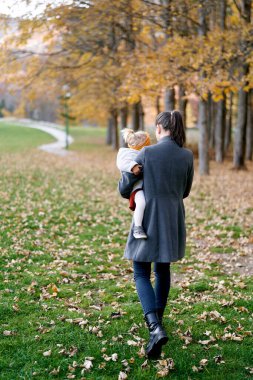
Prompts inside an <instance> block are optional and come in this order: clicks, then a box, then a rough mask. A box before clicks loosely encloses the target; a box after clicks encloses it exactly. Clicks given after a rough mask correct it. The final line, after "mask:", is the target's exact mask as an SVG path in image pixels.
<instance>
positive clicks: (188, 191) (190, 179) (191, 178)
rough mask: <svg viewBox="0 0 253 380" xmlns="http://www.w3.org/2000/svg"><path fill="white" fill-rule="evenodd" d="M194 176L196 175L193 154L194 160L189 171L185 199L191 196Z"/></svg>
mask: <svg viewBox="0 0 253 380" xmlns="http://www.w3.org/2000/svg"><path fill="white" fill-rule="evenodd" d="M193 175H194V163H193V154H192V160H191V164H190V166H189V169H188V174H187V182H186V186H185V190H184V195H183V198H186V197H188V195H189V194H190V191H191V187H192V181H193Z"/></svg>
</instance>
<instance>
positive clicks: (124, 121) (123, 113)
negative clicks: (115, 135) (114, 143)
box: [119, 105, 128, 147]
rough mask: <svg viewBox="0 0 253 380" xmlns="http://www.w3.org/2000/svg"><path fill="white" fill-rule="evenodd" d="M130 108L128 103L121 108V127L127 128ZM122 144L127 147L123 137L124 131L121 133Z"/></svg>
mask: <svg viewBox="0 0 253 380" xmlns="http://www.w3.org/2000/svg"><path fill="white" fill-rule="evenodd" d="M127 118H128V108H127V105H125V106H124V107H122V108H121V109H120V129H121V130H122V129H124V128H127ZM119 140H120V146H121V147H126V146H127V145H126V143H125V141H124V139H123V136H122V133H121V134H120V139H119Z"/></svg>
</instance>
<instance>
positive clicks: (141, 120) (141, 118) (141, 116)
mask: <svg viewBox="0 0 253 380" xmlns="http://www.w3.org/2000/svg"><path fill="white" fill-rule="evenodd" d="M144 116H145V113H144V108H143V105H142V101H140V104H139V118H140V130H141V131H144V129H145V123H144Z"/></svg>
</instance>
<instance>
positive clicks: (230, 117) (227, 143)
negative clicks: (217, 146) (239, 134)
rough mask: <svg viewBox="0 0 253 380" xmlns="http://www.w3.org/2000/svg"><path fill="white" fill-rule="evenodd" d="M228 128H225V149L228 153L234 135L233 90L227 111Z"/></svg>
mask: <svg viewBox="0 0 253 380" xmlns="http://www.w3.org/2000/svg"><path fill="white" fill-rule="evenodd" d="M226 116H227V119H226V129H225V141H224V151H225V153H227V151H228V149H229V146H230V143H231V135H232V121H233V93H232V92H231V93H230V95H229V106H228V110H227V112H226Z"/></svg>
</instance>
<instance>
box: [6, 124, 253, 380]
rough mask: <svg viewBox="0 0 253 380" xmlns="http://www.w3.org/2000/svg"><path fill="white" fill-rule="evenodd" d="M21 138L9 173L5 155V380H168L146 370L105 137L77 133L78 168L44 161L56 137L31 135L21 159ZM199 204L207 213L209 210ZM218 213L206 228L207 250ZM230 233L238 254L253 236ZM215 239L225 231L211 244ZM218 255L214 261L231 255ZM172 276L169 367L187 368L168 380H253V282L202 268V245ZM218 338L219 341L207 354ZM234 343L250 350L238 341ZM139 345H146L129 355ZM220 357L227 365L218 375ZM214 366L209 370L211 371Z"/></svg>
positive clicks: (122, 207)
mask: <svg viewBox="0 0 253 380" xmlns="http://www.w3.org/2000/svg"><path fill="white" fill-rule="evenodd" d="M18 128H20V127H18ZM23 129H26V128H21V129H18V131H19V132H21V130H23ZM0 131H1V125H0ZM12 131H13V129H12V128H11V129H8V132H9V137H8V139H7V141H9V143H8V145H7V144H6V145H5V151H4V152H6V157H7V156H8V157H9V155H8V154H7V153H8V152H11V153H12V156H11V159H9V160H8V161H7V162H6V160H5V153H3V154H2V155H1V158H0V161H1V162H0V195H1V210H0V221H1V223H0V268H1V271H0V315H1V322H0V358H1V359H0V379H1V380H16V379H25V380H29V379H39V380H48V379H64V380H65V379H70V378H75V379H78V380H81V379H90V380H91V379H93V380H99V379H101V380H106V379H108V380H109V379H110V380H112V379H115V380H117V379H118V375H119V372H120V371H125V368H126V367H125V366H124V364H123V363H122V361H123V360H127V362H128V366H129V368H130V371H129V374H128V379H132V380H136V379H138V380H139V379H145V380H153V379H157V378H158V375H157V372H158V368H157V365H158V362H157V361H149V362H148V366H147V367H145V368H143V369H142V368H141V365H142V364H143V363H144V362H145V360H146V359H145V357H142V356H140V355H139V354H138V353H139V351H140V348H141V345H144V346H145V344H146V342H147V339H148V333H147V329H146V327H145V325H144V321H143V316H142V312H141V307H140V304H139V301H138V297H137V294H136V292H135V286H134V282H133V274H132V270H131V263H130V262H128V261H126V260H123V258H122V255H123V249H124V246H125V242H126V237H127V231H128V229H129V225H130V221H131V214H130V213H129V210H128V207H127V202H126V201H124V200H121V199H120V198H119V196H118V195H117V192H116V185H117V178H118V172H117V171H116V170H115V169H114V165H115V155H114V153H113V152H111V149H110V148H107V147H104V146H103V138H104V130H101V129H94V130H93V129H84V128H73V130H71V134H72V135H73V137H74V138H75V139H76V140H75V143H74V144H73V145H72V146H71V150H72V151H73V152H75V153H74V156H72V155H70V157H69V158H68V157H66V158H62V157H55V156H51V155H49V154H46V153H44V152H39V151H35V150H34V149H33V148H34V147H35V146H36V144H37V145H40V144H42V143H44V142H45V141H44V140H43V139H44V137H45V136H44V134H43V133H40V132H39V131H34V130H31V129H29V130H27V137H24V140H25V139H26V143H25V142H24V141H23V140H22V144H21V143H20V145H19V148H20V146H21V145H22V146H24V150H26V151H27V154H26V155H23V154H22V152H23V151H24V150H23V149H22V150H21V151H20V150H19V148H15V149H14V148H13V146H15V144H14V143H15V140H16V135H15V134H14V137H11V136H13V134H12ZM34 132H35V135H36V139H35V135H34ZM4 133H5V136H6V135H7V132H6V130H5V132H4ZM37 133H38V134H37ZM29 134H31V135H30V137H28V135H29ZM22 136H23V135H22ZM31 136H33V137H31ZM0 141H2V140H0ZM91 141H92V144H90V142H91ZM35 142H36V143H35ZM1 143H2V142H1ZM2 144H3V143H2ZM26 144H27V145H26ZM34 152H36V154H35V153H34ZM2 163H5V165H4V166H3V165H2ZM232 175H234V174H232ZM195 199H196V201H195V204H194V209H197V212H199V210H200V207H201V202H202V199H199V200H197V197H195ZM196 202H197V203H196ZM198 202H200V203H198ZM187 207H191V204H188V206H187ZM198 207H199V208H198ZM208 207H209V206H208ZM208 207H206V206H205V213H204V214H201V213H200V214H201V216H199V221H200V224H201V226H202V228H203V230H201V229H200V226H198V229H197V232H198V234H199V235H200V234H201V233H203V236H202V235H201V236H200V237H201V238H203V239H205V237H206V236H208V231H207V230H205V226H206V225H207V222H206V220H208V218H207V215H209V212H210V208H208ZM186 210H187V209H186ZM246 210H247V209H246ZM247 212H248V211H247ZM190 216H191V217H192V218H193V216H192V215H190ZM190 219H191V218H190ZM193 220H194V218H193ZM226 222H227V223H228V224H227V225H226V226H225V227H224V228H222V230H224V231H225V232H231V234H232V236H231V237H230V239H233V242H234V243H238V244H239V237H240V236H243V237H244V238H245V237H247V236H248V233H249V229H247V228H246V227H243V226H240V225H239V224H238V223H236V222H235V221H234V220H232V221H231V220H230V219H229V218H228V219H227V221H226ZM189 226H192V225H191V224H189V225H188V229H189V231H188V233H189V234H190V232H191V231H190V227H189ZM218 227H219V226H218ZM215 228H216V227H215V223H213V225H212V230H211V234H213V231H214V230H215ZM219 230H220V229H219V228H217V231H218V232H219ZM193 231H194V230H193ZM233 234H234V235H233ZM193 236H194V235H193ZM211 236H212V235H211ZM218 236H219V235H218ZM221 238H222V239H226V235H224V236H222V237H221ZM209 244H210V243H209ZM227 244H228V243H227ZM226 247H227V246H226ZM226 247H225V248H226ZM217 248H219V246H216V245H213V247H210V252H212V250H214V251H215V252H216V253H219V250H218V251H217ZM228 248H229V247H227V248H226V249H225V251H226V252H227V251H228ZM225 251H224V252H225ZM229 254H231V255H232V254H233V253H232V252H231V253H229ZM222 255H223V253H221V256H222ZM172 268H173V271H174V272H175V273H176V274H177V275H181V276H182V281H183V283H181V284H177V283H175V284H174V285H173V287H172V289H171V293H170V299H169V302H168V306H167V309H166V312H165V318H164V325H165V328H166V329H167V332H168V335H169V343H168V344H167V345H166V346H165V347H164V358H172V359H173V360H174V363H175V369H173V370H171V371H170V373H169V375H168V376H167V378H171V379H175V380H181V379H182V380H185V379H205V380H206V379H207V380H209V379H210V380H225V379H227V378H229V379H230V380H244V379H250V378H252V375H250V374H249V371H248V370H247V369H246V368H247V367H252V343H253V339H252V336H251V335H250V332H249V331H250V330H251V329H252V313H253V310H252V300H251V295H252V290H253V286H252V281H251V279H250V278H241V277H239V276H238V275H236V274H234V275H232V276H231V275H230V276H229V275H227V274H226V273H225V272H224V271H223V267H222V264H219V263H217V262H208V261H204V260H203V258H201V259H199V258H198V255H197V248H196V246H195V245H194V240H191V241H190V245H189V246H188V247H187V254H186V258H185V260H184V262H182V263H176V264H174V265H173V267H172ZM184 282H185V283H184ZM214 311H215V313H214ZM217 312H218V313H220V314H217ZM112 313H120V315H119V318H112ZM203 313H204V314H203ZM205 313H206V314H205ZM219 315H220V316H219ZM76 318H81V319H80V320H79V322H80V321H81V324H78V320H77V319H76ZM224 318H225V319H224ZM187 330H189V331H188V333H186V332H187ZM4 331H11V335H10V336H8V335H4ZM206 331H208V333H207V334H209V335H212V336H213V338H214V339H215V341H213V342H210V343H209V344H206V345H203V344H201V343H200V342H199V341H203V340H208V339H209V338H208V336H207V335H205V333H206ZM209 331H210V333H209ZM229 333H231V334H235V335H232V336H234V337H235V338H236V337H237V338H238V337H239V338H240V337H241V338H242V341H236V340H231V339H229V337H228V336H226V335H225V334H229ZM5 334H6V332H5ZM187 335H188V337H189V336H190V342H189V344H185V339H186V338H187ZM226 337H227V338H226ZM225 338H226V340H224V339H225ZM129 340H130V341H131V340H132V341H136V342H138V341H139V342H140V343H139V345H138V346H132V345H128V344H127V342H128V341H129ZM49 350H51V354H50V355H49V356H44V355H43V353H45V352H47V351H49ZM113 353H117V354H118V359H117V360H116V361H115V362H114V361H112V360H109V361H107V360H106V358H107V357H106V356H105V355H108V357H110V356H111V355H112V354H113ZM219 355H221V356H222V358H223V360H224V361H225V363H224V364H216V363H215V359H214V358H215V357H217V356H219ZM87 357H92V358H94V359H92V360H91V361H92V363H93V367H92V368H91V370H90V371H85V370H84V368H83V364H84V362H85V358H86V359H87ZM202 359H208V363H207V365H206V366H204V367H203V368H202V369H201V368H200V365H199V363H200V361H201V360H202ZM194 366H196V367H197V368H198V369H199V371H198V372H194ZM73 375H75V377H73Z"/></svg>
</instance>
